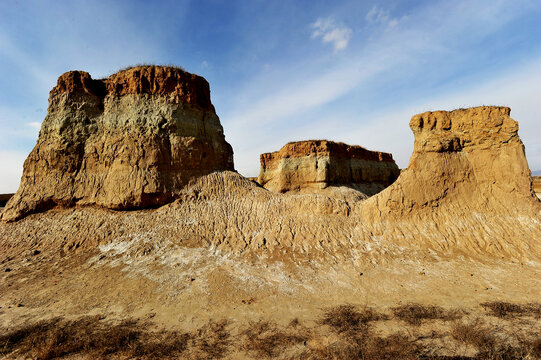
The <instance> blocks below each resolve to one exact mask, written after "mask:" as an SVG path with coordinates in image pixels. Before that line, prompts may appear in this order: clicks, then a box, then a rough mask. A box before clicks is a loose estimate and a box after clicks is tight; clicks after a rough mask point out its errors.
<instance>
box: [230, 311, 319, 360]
mask: <svg viewBox="0 0 541 360" xmlns="http://www.w3.org/2000/svg"><path fill="white" fill-rule="evenodd" d="M298 325H299V324H298V320H297V321H292V322H291V323H290V325H289V326H288V327H287V328H286V329H281V328H279V327H278V326H277V325H276V323H273V322H267V321H265V322H262V321H260V322H256V323H250V325H249V326H248V328H247V329H245V330H244V331H242V332H241V336H243V337H244V339H243V349H244V350H246V351H248V352H253V353H255V354H256V355H257V356H258V357H267V358H272V357H275V356H277V355H278V354H280V353H283V352H284V350H285V349H287V348H289V347H291V346H294V345H297V344H301V343H305V342H306V341H307V340H308V338H309V337H308V334H307V333H306V332H305V331H303V329H299V328H298Z"/></svg>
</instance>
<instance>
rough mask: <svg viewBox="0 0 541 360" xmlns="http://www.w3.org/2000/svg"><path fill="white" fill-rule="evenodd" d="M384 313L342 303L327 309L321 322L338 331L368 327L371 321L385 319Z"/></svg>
mask: <svg viewBox="0 0 541 360" xmlns="http://www.w3.org/2000/svg"><path fill="white" fill-rule="evenodd" d="M384 319H385V317H384V316H383V315H382V314H379V313H377V312H375V311H374V310H373V309H371V308H369V307H365V308H362V309H360V310H359V309H357V308H356V307H355V306H353V305H340V306H336V307H333V308H329V309H327V310H326V311H325V312H324V314H323V316H322V317H321V319H319V321H318V322H319V323H320V324H322V325H328V326H330V327H331V328H333V329H334V330H335V331H337V332H338V333H342V332H345V331H351V330H360V329H362V328H366V327H367V325H368V323H369V322H371V321H378V320H384Z"/></svg>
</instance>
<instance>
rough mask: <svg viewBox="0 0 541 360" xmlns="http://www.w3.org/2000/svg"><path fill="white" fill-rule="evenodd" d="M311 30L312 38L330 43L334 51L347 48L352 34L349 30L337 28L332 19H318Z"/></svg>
mask: <svg viewBox="0 0 541 360" xmlns="http://www.w3.org/2000/svg"><path fill="white" fill-rule="evenodd" d="M312 28H313V29H314V31H313V32H312V38H321V41H323V42H324V43H332V45H333V46H334V50H335V51H339V50H344V49H345V48H347V47H348V44H349V39H350V38H351V33H352V31H351V29H350V28H348V27H345V26H338V25H336V24H335V23H334V21H333V20H332V19H318V20H317V21H316V22H315V23H313V24H312Z"/></svg>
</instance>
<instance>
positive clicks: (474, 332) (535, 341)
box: [450, 319, 541, 360]
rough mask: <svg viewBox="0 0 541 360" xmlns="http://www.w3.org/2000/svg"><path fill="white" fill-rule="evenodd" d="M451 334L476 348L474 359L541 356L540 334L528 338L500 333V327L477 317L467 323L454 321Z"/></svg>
mask: <svg viewBox="0 0 541 360" xmlns="http://www.w3.org/2000/svg"><path fill="white" fill-rule="evenodd" d="M450 334H451V336H452V337H453V338H454V339H455V340H457V341H459V342H462V343H464V344H467V345H470V346H473V347H474V348H475V349H476V350H477V355H476V357H475V358H476V359H483V360H485V359H486V360H496V359H498V360H519V359H539V358H541V335H536V336H534V337H532V338H530V339H523V338H517V337H513V336H512V335H511V334H507V335H505V336H503V335H502V333H501V329H500V328H498V327H495V326H493V325H492V326H489V325H487V324H485V323H484V322H483V321H481V320H479V319H477V320H474V321H472V322H469V323H464V322H456V323H455V324H453V325H452V326H451V331H450Z"/></svg>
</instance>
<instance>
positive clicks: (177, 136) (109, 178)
mask: <svg viewBox="0 0 541 360" xmlns="http://www.w3.org/2000/svg"><path fill="white" fill-rule="evenodd" d="M233 169H234V167H233V150H232V148H231V146H230V145H229V144H228V143H227V142H226V141H225V137H224V133H223V128H222V126H221V124H220V120H219V118H218V116H217V115H216V113H215V111H214V106H213V105H212V103H211V101H210V88H209V84H208V82H207V81H206V80H205V79H204V78H202V77H200V76H197V75H193V74H190V73H187V72H185V71H183V70H182V69H180V68H174V67H163V66H141V67H134V68H130V69H128V70H124V71H120V72H118V73H116V74H113V75H111V76H110V77H109V78H107V79H101V80H94V79H92V78H91V76H90V75H89V74H88V73H87V72H83V71H70V72H67V73H65V74H63V75H62V76H60V78H59V79H58V83H57V85H56V86H55V87H54V88H53V89H52V90H51V92H50V95H49V108H48V113H47V116H46V117H45V120H44V121H43V124H42V128H41V131H40V135H39V138H38V142H37V144H36V146H35V147H34V149H33V150H32V152H31V154H30V155H29V156H28V158H27V160H26V161H25V164H24V172H23V176H22V180H21V185H20V188H19V190H18V192H17V193H16V195H15V196H14V197H13V198H12V199H11V200H10V201H9V203H8V204H7V207H6V209H5V210H4V212H3V214H2V219H4V220H15V219H18V218H20V217H22V216H24V215H25V214H28V213H32V212H37V211H41V210H45V209H48V208H51V207H54V206H74V205H97V206H102V207H106V208H111V209H131V208H145V207H152V206H159V205H162V204H165V203H168V202H170V201H171V200H172V199H174V198H175V194H176V193H177V192H178V191H179V190H180V189H181V188H182V187H183V186H185V185H186V184H187V182H188V181H189V180H190V179H192V178H194V177H197V176H201V175H205V174H208V173H210V172H213V171H217V170H233Z"/></svg>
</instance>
